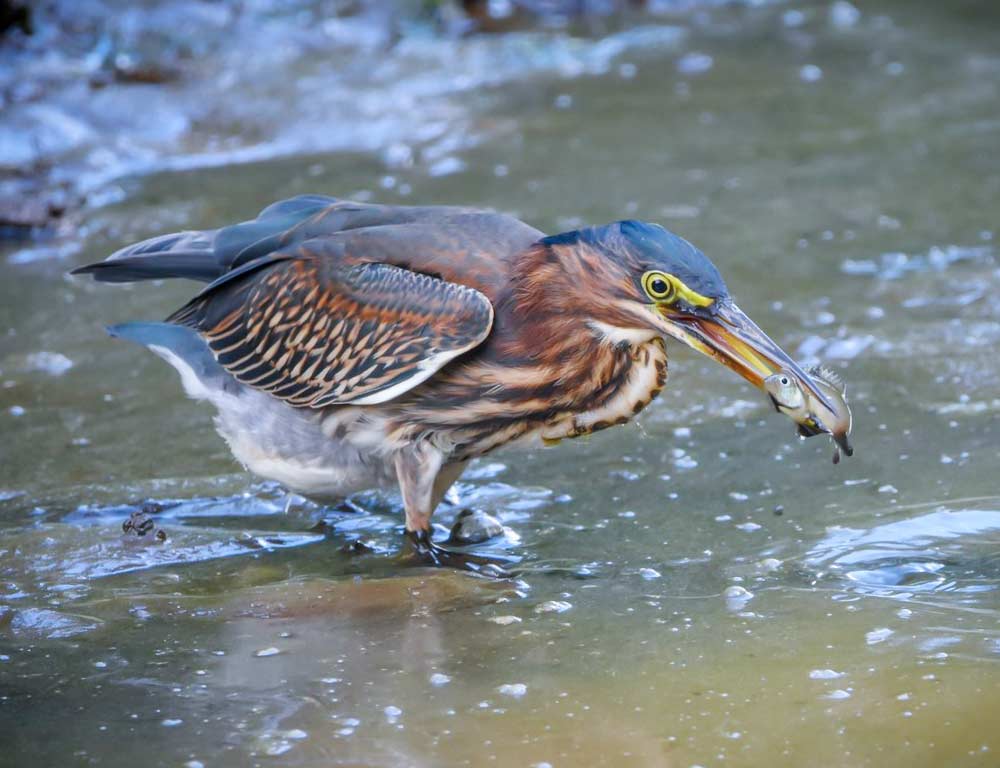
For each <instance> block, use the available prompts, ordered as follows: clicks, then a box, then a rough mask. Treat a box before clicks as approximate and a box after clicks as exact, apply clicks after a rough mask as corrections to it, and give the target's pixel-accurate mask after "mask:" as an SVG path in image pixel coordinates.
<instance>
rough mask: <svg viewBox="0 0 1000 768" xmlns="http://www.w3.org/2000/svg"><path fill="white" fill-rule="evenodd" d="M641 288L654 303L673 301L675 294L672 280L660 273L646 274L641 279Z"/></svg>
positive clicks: (675, 290) (675, 289)
mask: <svg viewBox="0 0 1000 768" xmlns="http://www.w3.org/2000/svg"><path fill="white" fill-rule="evenodd" d="M643 287H644V288H645V289H646V293H647V294H648V295H649V297H650V298H651V299H654V300H655V301H673V300H674V297H675V296H676V294H677V287H676V286H675V285H674V282H673V280H671V279H670V278H669V277H668V276H667V275H664V274H663V273H662V272H647V273H646V275H645V276H644V279H643Z"/></svg>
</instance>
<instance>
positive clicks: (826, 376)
mask: <svg viewBox="0 0 1000 768" xmlns="http://www.w3.org/2000/svg"><path fill="white" fill-rule="evenodd" d="M806 373H808V374H809V376H811V377H812V379H813V381H814V382H815V383H816V385H817V387H818V388H819V390H820V391H821V392H822V393H823V395H824V396H825V397H826V399H827V400H829V401H830V403H831V404H832V405H833V408H832V409H831V408H829V407H827V406H826V405H825V404H824V403H823V402H821V401H820V400H819V399H818V398H816V397H814V396H813V395H812V394H811V393H810V392H809V391H808V390H806V389H805V388H804V387H802V386H801V384H800V383H799V381H798V379H796V378H795V376H793V375H791V373H790V372H788V371H779V372H778V373H775V374H773V375H771V376H768V377H767V378H766V379H764V390H765V391H766V392H767V394H768V395H769V396H770V398H771V402H772V403H774V407H775V409H776V410H777V411H778V412H779V413H783V414H785V415H786V416H788V417H789V418H791V419H792V420H793V421H794V422H795V423H796V424H798V425H799V434H801V435H803V436H805V437H808V436H810V435H815V434H818V433H819V432H826V433H827V434H829V435H830V437H831V438H832V439H833V441H834V443H835V444H836V446H837V447H836V448H835V449H834V454H833V463H834V464H837V463H838V462H839V461H840V452H841V451H843V452H844V453H846V454H847V455H848V456H853V455H854V449H853V448H852V447H851V443H850V441H849V440H848V437H849V435H850V434H851V428H852V427H853V416H852V415H851V409H850V406H848V404H847V389H846V387H845V386H844V384H843V382H842V381H841V380H840V377H839V376H837V374H835V373H833V372H832V371H830V370H828V369H826V368H823V367H821V366H816V367H814V368H811V369H806Z"/></svg>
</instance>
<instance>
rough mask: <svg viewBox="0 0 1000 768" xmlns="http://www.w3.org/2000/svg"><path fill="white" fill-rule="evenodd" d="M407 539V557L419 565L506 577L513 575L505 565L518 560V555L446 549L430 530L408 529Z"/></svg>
mask: <svg viewBox="0 0 1000 768" xmlns="http://www.w3.org/2000/svg"><path fill="white" fill-rule="evenodd" d="M406 539H407V541H408V542H409V552H408V553H407V555H406V559H407V560H409V561H411V562H416V563H417V564H419V565H433V566H436V567H441V568H458V569H460V570H465V571H472V572H473V573H477V574H480V575H482V576H490V577H492V578H497V579H505V578H509V577H510V576H511V575H512V574H511V573H510V571H508V570H507V569H506V567H505V566H510V565H514V564H515V563H517V561H518V558H516V557H508V556H504V555H497V554H489V555H485V554H479V553H473V552H460V551H457V550H454V549H446V548H444V547H442V546H439V545H437V544H435V543H434V541H433V540H432V539H431V534H430V531H407V532H406Z"/></svg>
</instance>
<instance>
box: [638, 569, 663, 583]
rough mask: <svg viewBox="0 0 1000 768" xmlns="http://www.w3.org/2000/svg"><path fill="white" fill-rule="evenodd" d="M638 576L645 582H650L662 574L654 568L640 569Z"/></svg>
mask: <svg viewBox="0 0 1000 768" xmlns="http://www.w3.org/2000/svg"><path fill="white" fill-rule="evenodd" d="M639 575H640V576H642V578H644V579H645V580H646V581H652V580H654V579H659V578H660V577H661V576H662V575H663V574H661V573H660V572H659V571H657V570H656V569H655V568H640V569H639Z"/></svg>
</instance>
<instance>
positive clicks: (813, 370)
mask: <svg viewBox="0 0 1000 768" xmlns="http://www.w3.org/2000/svg"><path fill="white" fill-rule="evenodd" d="M806 373H808V374H809V375H810V376H813V377H815V378H817V379H822V380H823V381H825V382H826V383H827V384H829V385H831V386H833V387H836V388H837V389H839V390H840V394H842V395H846V394H847V385H846V384H844V380H843V379H842V378H841V377H840V374H839V373H837V372H836V371H833V370H831V369H829V368H827V367H826V366H825V365H822V364H820V365H811V366H809V367H808V368H806Z"/></svg>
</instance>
